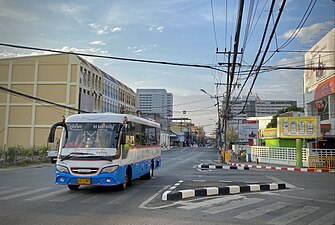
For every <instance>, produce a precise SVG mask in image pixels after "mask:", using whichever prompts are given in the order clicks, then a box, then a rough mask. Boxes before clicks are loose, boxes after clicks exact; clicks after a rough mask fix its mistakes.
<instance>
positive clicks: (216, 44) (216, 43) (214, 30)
mask: <svg viewBox="0 0 335 225" xmlns="http://www.w3.org/2000/svg"><path fill="white" fill-rule="evenodd" d="M211 9H212V22H213V32H214V39H215V47H216V48H218V40H217V38H216V29H215V18H214V7H213V0H211Z"/></svg>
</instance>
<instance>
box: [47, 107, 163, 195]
mask: <svg viewBox="0 0 335 225" xmlns="http://www.w3.org/2000/svg"><path fill="white" fill-rule="evenodd" d="M57 127H63V131H62V134H61V140H60V145H59V151H58V156H57V162H56V181H55V182H56V184H60V185H67V186H68V188H69V189H71V190H78V188H79V186H80V185H100V186H118V187H119V188H120V190H124V189H125V188H126V187H127V186H130V185H131V183H132V180H134V179H137V178H145V179H150V178H151V177H152V176H153V171H154V170H155V169H156V168H158V167H159V166H160V165H161V157H160V156H161V147H160V143H159V138H160V124H159V123H157V122H155V121H153V120H150V119H144V118H140V117H136V116H134V115H127V114H111V113H88V114H76V115H71V116H69V117H67V118H66V120H64V121H62V122H58V123H56V124H54V125H53V126H52V127H51V129H50V133H49V138H48V142H49V143H52V142H54V138H55V132H56V129H57Z"/></svg>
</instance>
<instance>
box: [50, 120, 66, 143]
mask: <svg viewBox="0 0 335 225" xmlns="http://www.w3.org/2000/svg"><path fill="white" fill-rule="evenodd" d="M57 127H64V128H65V131H66V132H65V138H68V132H67V126H66V124H65V122H63V121H62V122H58V123H55V124H54V125H52V126H51V128H50V132H49V137H48V142H49V143H53V142H54V141H55V133H56V129H57Z"/></svg>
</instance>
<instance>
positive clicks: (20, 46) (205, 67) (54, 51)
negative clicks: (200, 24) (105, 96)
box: [0, 42, 226, 72]
mask: <svg viewBox="0 0 335 225" xmlns="http://www.w3.org/2000/svg"><path fill="white" fill-rule="evenodd" d="M0 46H4V47H9V48H19V49H26V50H35V51H45V52H53V53H60V54H72V55H77V56H86V57H94V58H104V59H112V60H120V61H128V62H138V63H151V64H161V65H169V66H182V67H193V68H204V69H211V70H217V71H221V72H226V71H223V70H221V69H218V68H216V67H214V66H210V65H201V64H191V63H175V62H167V61H155V60H146V59H135V58H125V57H116V56H107V55H97V54H88V53H79V52H72V51H71V52H66V51H61V50H55V49H46V48H37V47H30V46H23V45H16V44H7V43H1V42H0Z"/></svg>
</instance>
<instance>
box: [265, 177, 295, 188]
mask: <svg viewBox="0 0 335 225" xmlns="http://www.w3.org/2000/svg"><path fill="white" fill-rule="evenodd" d="M267 178H269V179H271V180H273V181H274V182H275V183H285V184H286V188H289V189H296V188H298V187H297V186H295V185H293V184H290V183H288V182H286V181H283V180H281V179H279V178H277V177H273V176H267Z"/></svg>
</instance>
